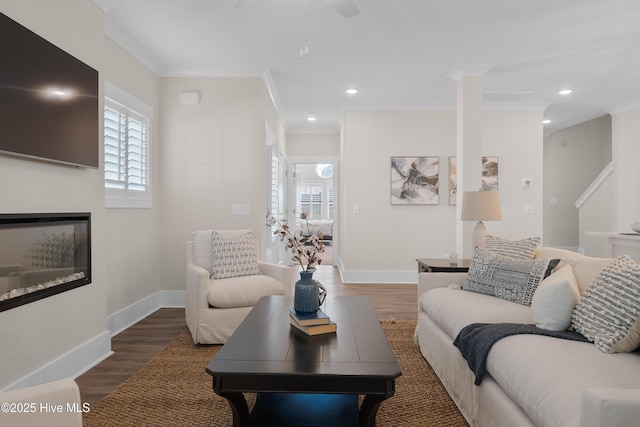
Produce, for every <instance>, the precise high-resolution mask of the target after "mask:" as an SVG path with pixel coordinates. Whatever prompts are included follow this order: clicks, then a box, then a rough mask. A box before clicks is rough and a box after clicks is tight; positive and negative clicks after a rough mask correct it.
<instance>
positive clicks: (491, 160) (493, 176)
mask: <svg viewBox="0 0 640 427" xmlns="http://www.w3.org/2000/svg"><path fill="white" fill-rule="evenodd" d="M482 189H483V190H485V191H498V158H497V157H482Z"/></svg>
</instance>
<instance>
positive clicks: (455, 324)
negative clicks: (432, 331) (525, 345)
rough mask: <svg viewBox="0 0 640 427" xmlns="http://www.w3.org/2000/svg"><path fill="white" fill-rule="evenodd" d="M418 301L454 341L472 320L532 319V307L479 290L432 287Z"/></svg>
mask: <svg viewBox="0 0 640 427" xmlns="http://www.w3.org/2000/svg"><path fill="white" fill-rule="evenodd" d="M419 304H420V306H421V308H422V311H424V312H425V313H426V314H427V315H428V316H429V317H430V318H431V319H432V320H433V321H434V322H435V323H436V324H437V325H438V326H440V328H441V329H442V330H443V331H445V332H446V333H447V334H448V335H449V336H450V337H451V342H453V339H454V338H455V337H456V336H457V335H458V333H459V332H460V330H461V329H462V328H464V327H465V326H467V325H469V324H471V323H498V322H508V323H528V324H530V323H531V307H526V306H524V305H521V304H516V303H514V302H511V301H507V300H503V299H500V298H496V297H493V296H490V295H484V294H479V293H476V292H467V291H463V290H457V289H449V288H436V289H431V290H429V291H428V292H425V293H424V294H422V296H421V298H420V301H419Z"/></svg>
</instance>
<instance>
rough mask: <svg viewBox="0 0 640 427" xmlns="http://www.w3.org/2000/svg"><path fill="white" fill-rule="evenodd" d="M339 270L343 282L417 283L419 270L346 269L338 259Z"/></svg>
mask: <svg viewBox="0 0 640 427" xmlns="http://www.w3.org/2000/svg"><path fill="white" fill-rule="evenodd" d="M337 266H338V271H339V272H340V277H341V278H342V282H343V283H379V284H407V285H408V284H414V285H415V284H417V283H418V271H417V270H416V271H397V270H346V269H345V268H344V264H342V259H338V263H337Z"/></svg>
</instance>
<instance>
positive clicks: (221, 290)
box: [207, 274, 284, 308]
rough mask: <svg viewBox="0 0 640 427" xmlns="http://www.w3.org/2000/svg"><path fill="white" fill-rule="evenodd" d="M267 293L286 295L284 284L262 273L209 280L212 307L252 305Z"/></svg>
mask: <svg viewBox="0 0 640 427" xmlns="http://www.w3.org/2000/svg"><path fill="white" fill-rule="evenodd" d="M267 295H284V286H283V285H282V283H280V282H279V281H278V280H276V279H274V278H273V277H271V276H265V275H262V274H258V275H254V276H240V277H232V278H228V279H219V280H209V292H208V294H207V300H208V301H209V304H210V305H211V306H212V307H218V308H229V307H250V306H254V305H256V303H257V302H258V300H259V299H260V298H262V297H264V296H267Z"/></svg>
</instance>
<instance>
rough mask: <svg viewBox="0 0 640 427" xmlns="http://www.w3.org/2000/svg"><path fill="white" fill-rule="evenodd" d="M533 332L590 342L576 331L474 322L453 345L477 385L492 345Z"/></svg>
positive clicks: (459, 335)
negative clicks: (512, 336)
mask: <svg viewBox="0 0 640 427" xmlns="http://www.w3.org/2000/svg"><path fill="white" fill-rule="evenodd" d="M521 334H532V335H543V336H547V337H553V338H562V339H566V340H573V341H582V342H589V340H588V339H586V338H585V337H583V336H582V335H580V334H579V333H577V332H574V331H547V330H545V329H540V328H537V327H536V326H535V325H523V324H521V323H472V324H471V325H468V326H465V327H464V328H462V330H461V331H460V333H459V334H458V336H457V337H456V339H455V341H453V345H455V346H456V347H458V349H459V350H460V353H462V357H464V358H465V360H466V361H467V365H469V368H470V369H471V370H472V371H473V373H474V374H475V376H476V381H475V384H476V385H480V383H482V378H483V377H484V373H485V369H486V365H487V357H488V356H489V351H490V350H491V347H493V345H494V344H495V343H496V342H497V341H498V340H499V339H501V338H505V337H508V336H511V335H521Z"/></svg>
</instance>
